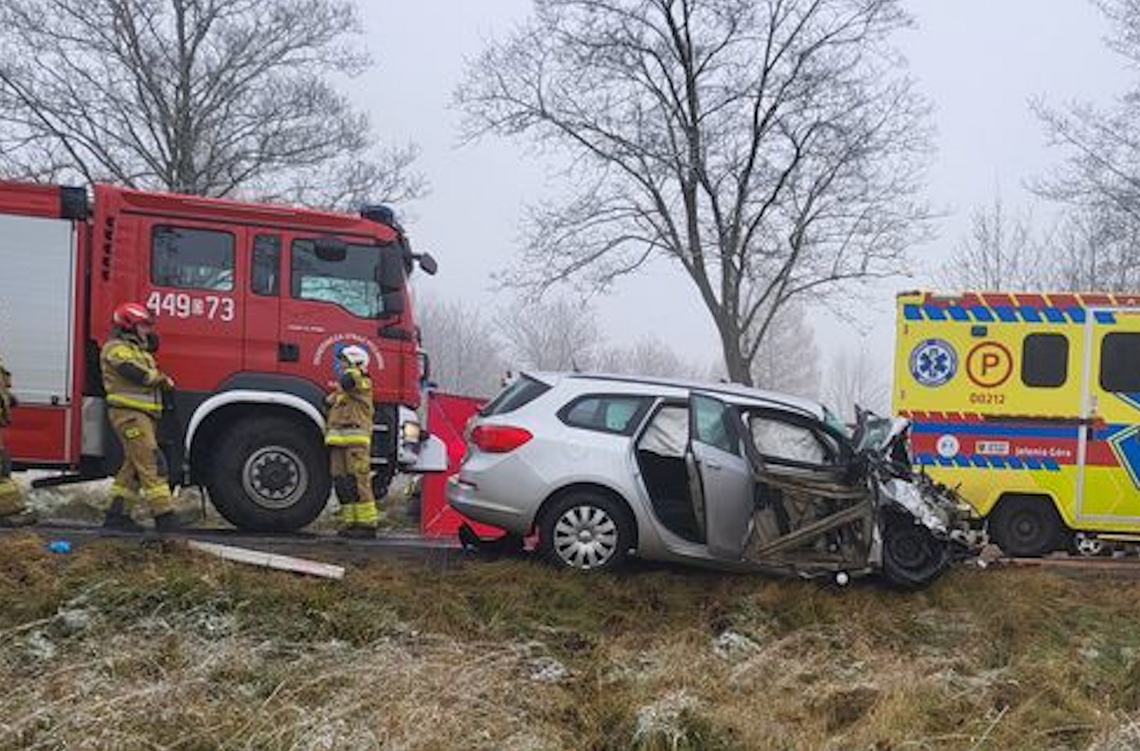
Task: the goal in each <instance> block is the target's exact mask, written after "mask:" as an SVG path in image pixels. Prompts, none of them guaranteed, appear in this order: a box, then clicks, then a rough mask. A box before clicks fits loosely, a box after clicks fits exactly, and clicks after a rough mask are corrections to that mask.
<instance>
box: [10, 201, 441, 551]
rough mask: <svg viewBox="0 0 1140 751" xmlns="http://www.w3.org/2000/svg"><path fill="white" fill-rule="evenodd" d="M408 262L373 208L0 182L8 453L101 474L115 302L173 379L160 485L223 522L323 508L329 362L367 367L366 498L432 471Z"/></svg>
mask: <svg viewBox="0 0 1140 751" xmlns="http://www.w3.org/2000/svg"><path fill="white" fill-rule="evenodd" d="M417 267H418V268H421V269H422V270H423V271H425V272H427V273H429V274H431V273H434V272H435V268H436V266H435V261H434V260H433V259H432V258H431V256H429V255H426V254H422V255H420V254H414V253H413V252H412V251H411V248H410V246H409V244H408V241H407V238H406V237H405V235H404V233H403V231H402V229H401V228H400V227H399V225H398V224H397V223H396V222H395V221H394V220H393V218H392V214H391V211H390V210H388V209H387V208H386V207H374V208H370V209H366V210H364V211H362V212H361V215H360V216H350V215H344V214H334V213H326V212H320V211H310V210H303V209H296V208H289V207H284V206H274V205H259V204H249V203H239V202H236V201H229V200H218V199H205V198H199V197H193V196H183V195H172V194H162V193H152V192H144V191H138V190H128V189H123V188H118V187H114V186H110V185H95V186H94V187H93V188H92V189H91V191H90V192H89V191H88V190H87V189H85V188H68V187H61V186H44V185H26V184H17V183H0V353H2V354H3V356H4V359H5V363H6V365H7V367H8V369H9V370H11V371H12V373H13V380H14V381H15V393H16V396H17V397H18V399H19V400H20V405H19V407H18V408H17V409H16V411H15V419H14V421H13V425H12V426H11V427H10V428H8V430H7V442H8V445H9V449H10V451H11V452H12V454H13V461H14V466H15V468H16V469H17V470H19V469H46V470H56V471H57V472H56V473H55V474H54V476H49V477H45V478H41V479H40V480H38V481H37V483H38V484H41V485H44V484H48V485H50V484H62V483H65V482H79V481H85V480H90V479H96V478H101V477H105V476H107V475H109V474H111V473H113V472H114V471H115V469H116V468H117V466H118V465H119V462H120V458H121V447H120V446H119V445H118V441H117V440H116V439H115V437H114V434H113V433H112V432H111V430H110V428H109V425H108V423H107V420H106V409H105V405H104V400H103V394H102V386H101V374H100V371H99V350H100V348H101V346H102V344H103V343H104V342H105V341H106V338H107V335H108V334H109V332H110V321H111V312H112V310H113V309H114V308H115V306H116V305H118V304H120V303H122V302H126V301H138V302H142V303H144V304H145V305H146V306H147V307H148V308H149V309H150V310H151V311H152V312H153V313H154V314H155V316H156V317H157V320H158V331H159V334H160V337H161V347H160V350H159V352H158V358H159V362H160V365H161V367H162V368H163V369H164V370H165V371H166V372H167V373H169V374H170V375H171V376H172V377H173V379H174V380H175V382H176V384H177V391H176V395H175V397H174V400H173V404H171V405H170V408H169V409H168V410H167V411H166V413H165V415H164V417H163V419H162V421H161V423H160V425H159V435H160V443H161V444H162V448H163V451H164V453H165V454H166V456H167V460H168V464H169V466H170V470H171V475H172V476H171V482H172V484H181V485H201V486H203V487H204V488H205V489H206V490H207V491H208V494H209V498H210V500H211V502H212V503H213V504H214V506H215V507H216V508H217V509H218V511H219V512H220V513H221V514H222V515H223V516H224V517H225V518H226V519H227V520H229V521H230V522H232V523H233V524H235V525H236V526H238V527H241V528H244V529H251V530H265V531H275V530H295V529H299V528H301V527H303V526H305V525H306V524H308V523H309V522H311V521H313V520H314V519H315V518H316V517H317V516H318V515H319V514H320V512H321V510H322V509H323V508H324V506H325V504H326V502H327V501H328V498H329V490H330V478H329V474H328V467H327V459H326V453H325V449H324V446H323V439H322V432H323V428H324V417H323V407H324V398H325V395H326V394H327V393H328V392H329V390H330V389H331V388H332V387H333V386H334V384H335V378H336V373H335V370H334V369H335V362H336V353H337V352H338V350H339V349H340V348H342V347H344V346H347V345H349V344H358V345H361V346H363V347H365V348H366V349H367V350H368V351H369V352H370V353H371V356H372V366H371V375H372V381H373V384H374V399H375V402H376V407H377V409H376V421H375V425H374V428H373V430H374V432H373V442H372V462H373V469H374V471H375V478H376V479H375V484H376V485H377V486H378V488H377V489H378V490H383V489H384V488H386V486H387V484H388V482H389V481H390V480H391V478H392V476H393V475H394V474H395V473H396V472H397V471H438V470H443V469H444V468H445V465H446V456H445V450H444V447H443V444H442V442H440V441H439V440H438V439H437V438H434V437H431V436H427V435H425V434H424V432H423V431H422V430H421V427H420V420H419V418H418V416H417V413H416V410H417V408H418V407H419V405H420V401H421V391H422V388H423V385H424V383H425V372H424V371H425V368H426V356H425V355H424V354H423V352H422V351H421V350H420V348H419V338H418V333H417V329H416V326H415V322H414V318H413V312H412V301H411V298H410V295H409V290H408V285H407V278H408V276H409V275H410V274H412V273H413V272H414V269H415V268H417Z"/></svg>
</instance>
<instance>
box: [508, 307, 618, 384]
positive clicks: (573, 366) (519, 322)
mask: <svg viewBox="0 0 1140 751" xmlns="http://www.w3.org/2000/svg"><path fill="white" fill-rule="evenodd" d="M497 328H498V332H499V335H500V337H501V338H502V340H503V342H504V344H505V349H506V352H507V355H508V358H509V362H510V363H511V364H512V366H514V367H516V368H529V369H533V370H549V371H565V370H592V369H593V368H594V366H595V364H596V362H597V358H598V356H599V355H600V354H601V351H602V345H603V343H604V340H603V337H602V334H601V332H600V331H599V329H598V322H597V318H596V316H595V314H594V311H593V309H592V308H590V307H589V306H588V305H584V304H582V303H581V302H576V301H571V300H569V299H566V298H562V299H557V300H551V301H547V302H536V301H530V300H525V299H524V300H520V301H518V302H517V303H516V304H515V305H513V306H511V307H509V308H507V309H506V310H505V311H503V312H502V313H501V314H500V315H499V318H498V321H497Z"/></svg>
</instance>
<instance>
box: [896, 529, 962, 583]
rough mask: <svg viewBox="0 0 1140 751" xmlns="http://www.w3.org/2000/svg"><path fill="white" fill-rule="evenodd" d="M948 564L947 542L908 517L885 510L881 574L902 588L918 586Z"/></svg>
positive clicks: (948, 548) (926, 581) (933, 576)
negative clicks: (886, 512)
mask: <svg viewBox="0 0 1140 751" xmlns="http://www.w3.org/2000/svg"><path fill="white" fill-rule="evenodd" d="M949 566H950V543H949V542H948V541H946V540H939V539H938V538H937V537H935V536H934V534H933V533H932V532H931V531H930V530H929V529H927V528H926V527H924V526H923V525H921V524H918V523H917V522H915V520H914V519H913V518H911V517H909V516H903V515H902V514H895V513H888V514H887V515H886V516H885V518H884V523H883V577H884V578H885V579H886V580H887V581H888V582H889V583H890V584H891V585H893V586H895V587H899V588H901V589H918V588H920V587H925V586H927V585H928V584H930V583H932V582H933V581H934V580H935V579H937V578H938V577H940V576H942V574H943V573H945V571H946V569H947V568H949Z"/></svg>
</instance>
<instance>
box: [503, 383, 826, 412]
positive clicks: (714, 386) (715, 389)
mask: <svg viewBox="0 0 1140 751" xmlns="http://www.w3.org/2000/svg"><path fill="white" fill-rule="evenodd" d="M525 375H527V376H530V377H531V378H535V379H537V380H539V381H542V382H543V383H546V384H548V385H550V386H556V385H558V383H559V382H561V381H563V380H573V381H594V382H598V383H613V384H622V385H627V386H644V387H646V390H648V391H655V392H656V391H660V390H661V389H662V388H666V389H676V390H679V391H701V392H705V393H709V394H714V395H721V396H728V397H733V398H735V399H739V398H744V399H747V400H749V401H755V402H764V403H768V404H773V405H776V406H780V407H786V408H789V409H794V410H797V411H799V412H803V413H806V414H809V415H811V416H812V417H815V418H816V419H819V420H822V419H824V410H825V407H824V406H823V405H822V404H820V403H819V402H816V401H813V400H811V399H805V398H803V397H799V396H793V395H791V394H783V393H780V392H777V391H765V390H764V389H757V388H752V387H749V386H742V385H740V384H738V383H709V382H707V381H696V380H687V379H683V378H663V377H656V376H634V375H625V374H613V373H557V372H541V373H526V374H525Z"/></svg>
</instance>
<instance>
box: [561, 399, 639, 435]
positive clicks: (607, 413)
mask: <svg viewBox="0 0 1140 751" xmlns="http://www.w3.org/2000/svg"><path fill="white" fill-rule="evenodd" d="M649 401H650V400H649V399H648V398H646V397H640V396H600V395H599V396H585V397H580V398H578V399H575V400H574V401H572V402H570V404H568V405H566V406H565V407H564V408H563V409H562V410H561V411H560V412H559V414H558V416H559V418H561V420H562V422H564V423H566V424H567V425H569V426H570V427H573V428H583V429H585V430H597V431H600V432H602V433H619V434H622V435H629V434H630V433H632V432H633V430H634V428H636V427H637V424H638V422H640V418H641V416H642V415H643V414H644V413H645V410H646V409H647V408H648V407H649Z"/></svg>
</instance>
